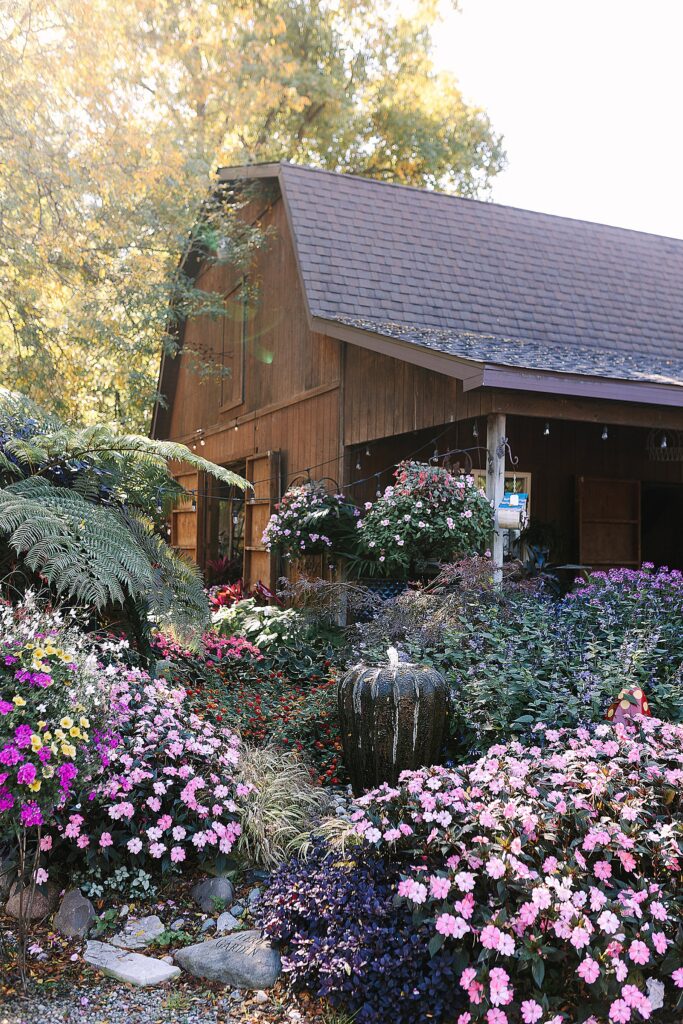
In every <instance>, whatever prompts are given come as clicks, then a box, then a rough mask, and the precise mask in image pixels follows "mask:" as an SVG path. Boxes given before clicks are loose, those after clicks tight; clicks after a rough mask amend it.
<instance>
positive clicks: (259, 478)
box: [244, 451, 280, 590]
mask: <svg viewBox="0 0 683 1024" xmlns="http://www.w3.org/2000/svg"><path fill="white" fill-rule="evenodd" d="M246 477H247V480H249V481H251V483H253V485H254V489H253V491H250V492H248V497H247V504H246V508H245V514H244V587H245V589H246V590H250V589H251V588H252V587H253V586H254V584H255V583H258V581H259V580H261V582H262V583H265V584H266V586H267V587H270V589H271V590H274V589H275V586H276V583H277V558H276V556H275V555H271V554H270V552H269V551H266V549H265V547H264V545H263V541H262V540H261V538H262V536H263V531H264V529H265V528H266V524H267V522H268V520H269V519H270V516H271V514H272V512H273V508H274V506H275V503H276V502H277V500H278V499H279V497H280V452H279V451H277V452H263V453H262V454H259V455H252V456H250V457H249V458H248V459H247V466H246Z"/></svg>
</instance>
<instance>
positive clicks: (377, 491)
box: [375, 473, 382, 498]
mask: <svg viewBox="0 0 683 1024" xmlns="http://www.w3.org/2000/svg"><path fill="white" fill-rule="evenodd" d="M375 497H376V498H381V497H382V492H381V490H380V486H379V473H378V474H377V490H376V491H375Z"/></svg>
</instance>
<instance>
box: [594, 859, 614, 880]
mask: <svg viewBox="0 0 683 1024" xmlns="http://www.w3.org/2000/svg"><path fill="white" fill-rule="evenodd" d="M593 871H594V873H595V877H596V878H599V879H601V880H602V881H603V882H605V881H607V879H608V878H610V877H611V875H612V865H611V864H610V862H609V861H607V860H599V861H597V862H596V863H595V864H594V865H593Z"/></svg>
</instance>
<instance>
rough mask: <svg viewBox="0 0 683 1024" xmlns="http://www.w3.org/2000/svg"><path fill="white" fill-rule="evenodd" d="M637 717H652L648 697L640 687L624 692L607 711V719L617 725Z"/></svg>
mask: <svg viewBox="0 0 683 1024" xmlns="http://www.w3.org/2000/svg"><path fill="white" fill-rule="evenodd" d="M636 715H648V716H649V717H652V712H651V711H650V705H649V704H648V700H647V697H646V696H645V694H644V693H643V691H642V690H641V689H640V687H638V686H632V687H631V688H630V689H628V690H622V691H621V693H620V694H619V696H618V697H617V699H616V700H615V701H614V703H613V704H610V706H609V708H608V709H607V714H606V716H605V717H606V719H607V721H608V722H612V724H613V725H616V723H617V722H628V721H630V720H631V719H633V718H635V717H636Z"/></svg>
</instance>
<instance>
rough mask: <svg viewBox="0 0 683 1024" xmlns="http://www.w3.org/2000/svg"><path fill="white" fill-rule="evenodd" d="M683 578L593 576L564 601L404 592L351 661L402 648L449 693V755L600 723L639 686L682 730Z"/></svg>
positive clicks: (648, 573)
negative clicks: (539, 726) (534, 732)
mask: <svg viewBox="0 0 683 1024" xmlns="http://www.w3.org/2000/svg"><path fill="white" fill-rule="evenodd" d="M681 621H683V579H682V577H681V574H680V573H677V572H669V571H668V570H659V571H658V572H654V571H653V570H652V569H651V568H647V567H646V568H644V569H643V570H639V571H638V572H633V571H629V570H614V571H612V572H611V573H608V574H597V573H596V574H594V575H593V576H591V578H590V580H589V582H588V584H587V585H583V584H581V585H579V586H578V587H577V589H576V590H575V591H574V592H573V593H571V594H570V595H568V596H567V597H566V598H565V599H564V600H562V601H560V602H557V601H554V600H553V599H551V598H550V597H549V596H547V595H545V594H543V593H542V592H539V591H538V590H534V589H528V588H527V589H525V588H523V587H519V586H510V587H509V588H507V589H504V590H503V591H502V592H498V591H495V590H493V589H491V588H490V587H487V586H481V585H480V583H477V585H476V586H473V587H468V586H467V585H465V584H464V583H462V582H461V583H460V584H459V585H458V586H456V587H454V588H452V589H451V590H447V591H445V592H443V593H430V592H428V591H424V590H422V591H419V590H418V591H407V592H406V593H404V594H403V595H401V596H400V597H399V598H397V599H396V600H394V601H392V602H389V603H387V604H386V606H385V609H384V611H383V613H382V614H380V615H379V616H378V617H377V618H376V619H375V621H374V622H372V623H369V624H368V625H367V626H360V627H358V628H357V629H356V636H355V644H354V649H353V651H352V654H353V656H355V657H360V658H362V659H363V660H365V661H368V662H370V663H372V662H374V661H384V660H385V659H386V647H387V645H388V643H393V644H395V645H396V646H398V648H399V649H400V651H401V653H402V654H403V656H404V657H406V658H407V659H409V660H412V661H418V662H426V663H428V664H431V665H434V666H435V667H436V668H438V669H439V670H440V671H442V672H443V673H444V674H445V675H446V677H447V680H448V682H449V685H450V691H451V711H450V715H449V729H450V736H451V753H452V754H454V755H456V756H464V755H466V754H467V753H468V752H469V751H478V750H484V749H486V747H487V746H488V745H489V744H490V743H492V742H494V741H495V740H496V739H497V738H498V737H502V738H505V737H507V736H508V735H510V734H511V733H523V732H526V731H528V730H529V729H530V727H531V726H532V725H533V724H534V723H536V722H548V723H553V724H557V725H563V726H576V725H578V724H581V723H586V722H591V721H598V720H601V719H602V718H604V716H605V713H606V710H607V707H608V705H609V704H610V703H611V701H612V700H614V698H615V696H616V694H617V693H618V692H619V691H620V690H621V689H625V688H629V687H633V686H640V687H642V688H643V689H644V690H645V691H646V693H647V694H648V697H649V700H650V703H651V706H652V709H653V713H654V714H655V715H659V716H660V717H662V718H665V719H673V720H674V721H680V720H683V685H682V673H683V668H682V666H683V631H682V630H681V629H680V623H681Z"/></svg>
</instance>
